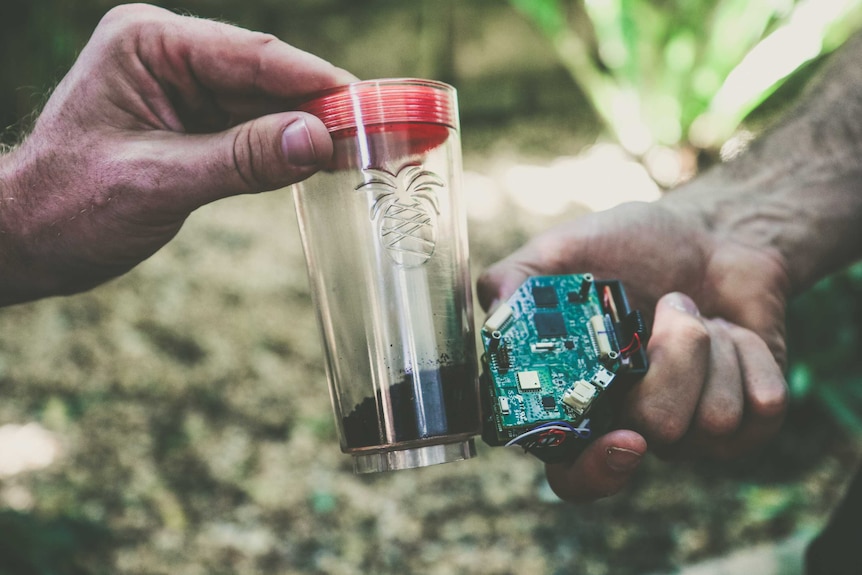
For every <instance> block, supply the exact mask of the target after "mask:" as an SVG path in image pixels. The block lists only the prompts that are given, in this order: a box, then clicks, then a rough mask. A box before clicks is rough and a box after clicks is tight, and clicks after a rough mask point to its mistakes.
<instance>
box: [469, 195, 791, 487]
mask: <svg viewBox="0 0 862 575" xmlns="http://www.w3.org/2000/svg"><path fill="white" fill-rule="evenodd" d="M583 272H591V273H593V275H595V276H596V277H597V278H599V279H603V278H604V279H620V280H622V281H623V284H624V285H625V287H626V291H627V294H628V296H629V299H630V301H631V303H632V305H633V307H634V308H637V309H641V310H642V311H644V312H646V315H647V316H651V317H652V320H653V322H652V336H651V339H650V341H649V344H648V346H647V353H648V356H649V360H650V368H649V371H648V373H647V374H646V376H645V377H644V378H643V379H642V380H641V381H640V382H639V383H637V384H636V385H635V386H634V387H633V388H632V389H631V390H630V391H629V392H628V394H627V395H626V398H625V400H624V405H622V406H621V411H622V415H623V417H622V421H623V424H624V425H625V427H627V428H629V429H621V430H617V431H612V432H610V433H608V434H606V435H604V436H602V437H600V438H598V439H597V440H596V441H595V442H594V443H592V444H591V445H590V446H589V447H588V448H587V449H586V450H585V451H584V453H583V454H582V455H581V456H580V457H579V458H578V459H577V460H576V461H575V462H574V463H572V464H568V465H562V464H557V465H548V466H547V467H546V471H547V477H548V481H549V484H550V486H551V488H552V489H553V490H554V491H555V493H557V495H559V496H560V497H561V498H563V499H570V500H576V501H585V500H591V499H596V498H598V497H602V496H606V495H610V494H613V493H616V492H618V491H619V490H621V489H622V488H623V487H624V486H625V485H626V483H627V482H628V481H629V480H630V478H631V476H632V474H633V472H634V470H635V468H636V467H637V465H638V464H639V462H640V460H641V457H642V455H643V454H644V453H645V452H646V449H647V445H649V446H650V448H651V449H652V450H654V451H655V452H656V453H658V454H659V455H662V456H665V457H684V456H693V455H705V456H712V457H717V458H729V457H735V456H738V455H741V454H743V453H746V452H748V451H750V450H753V449H756V448H758V447H760V446H762V445H763V444H764V443H765V442H766V441H767V440H768V439H769V438H770V437H771V436H772V435H774V433H775V432H776V431H777V429H778V428H779V427H780V425H781V422H782V419H783V414H784V411H785V406H786V401H787V392H786V384H785V381H784V377H783V374H782V367H783V365H784V363H785V354H786V350H785V342H784V311H785V307H786V299H787V297H788V295H789V290H790V287H789V281H788V278H787V274H786V271H785V267H784V265H783V262H782V260H781V257H780V256H779V255H778V253H777V252H774V251H770V250H766V249H761V248H757V247H754V246H751V245H746V244H743V243H740V242H737V241H735V240H734V239H733V238H730V237H722V236H721V235H720V234H719V233H717V232H715V231H714V230H711V229H710V227H709V225H708V224H707V220H706V219H704V218H703V217H702V216H701V215H699V214H698V213H697V212H696V211H694V210H692V209H691V207H690V206H688V207H686V206H685V205H684V204H682V203H681V202H678V203H675V202H673V201H665V202H658V203H655V204H627V205H623V206H619V207H617V208H615V209H612V210H609V211H606V212H599V213H595V214H590V215H588V216H586V217H583V218H580V219H577V220H575V221H572V222H569V223H566V224H564V225H562V226H559V227H557V228H554V229H552V230H549V231H548V232H546V233H544V234H542V235H540V236H537V237H536V238H534V239H532V240H531V241H530V242H528V243H527V244H526V245H525V246H523V247H522V248H521V249H519V250H518V251H516V252H515V253H513V254H512V255H511V256H509V257H507V258H506V259H504V260H502V261H500V262H498V263H497V264H495V265H493V266H491V267H490V268H489V269H488V270H487V271H486V272H485V273H484V274H483V275H482V276H481V278H480V279H479V282H478V284H479V285H478V290H479V298H480V301H481V302H482V305H483V307H485V309H489V308H490V307H493V306H495V305H496V302H498V301H503V300H505V299H506V298H507V297H508V296H509V295H511V294H512V293H513V292H514V291H515V290H516V289H517V287H518V286H519V285H520V284H521V283H522V282H523V281H524V279H526V278H527V277H528V276H531V275H553V274H569V273H583Z"/></svg>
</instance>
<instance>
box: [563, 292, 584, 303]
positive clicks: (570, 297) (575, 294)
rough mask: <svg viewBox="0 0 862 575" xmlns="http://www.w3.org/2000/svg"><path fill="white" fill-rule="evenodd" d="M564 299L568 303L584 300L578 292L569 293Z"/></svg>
mask: <svg viewBox="0 0 862 575" xmlns="http://www.w3.org/2000/svg"><path fill="white" fill-rule="evenodd" d="M566 299H568V300H569V303H578V302H579V301H581V300H583V299H584V298H583V297H581V294H579V293H578V292H576V291H570V292H569V293H568V295H567V296H566Z"/></svg>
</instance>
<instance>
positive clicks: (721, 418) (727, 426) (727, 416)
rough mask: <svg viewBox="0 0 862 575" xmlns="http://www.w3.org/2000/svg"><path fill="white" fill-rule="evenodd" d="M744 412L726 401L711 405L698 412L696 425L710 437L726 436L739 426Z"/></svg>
mask: <svg viewBox="0 0 862 575" xmlns="http://www.w3.org/2000/svg"><path fill="white" fill-rule="evenodd" d="M741 421H742V414H741V413H740V412H739V410H738V409H736V408H735V407H734V406H732V405H729V404H728V403H726V402H722V403H720V404H718V405H714V406H710V407H708V408H706V409H704V410H702V411H701V412H699V413H698V414H697V420H696V426H697V428H698V430H700V431H702V432H703V433H704V434H706V435H707V436H709V437H725V436H727V435H730V434H732V433H733V432H735V431H736V430H737V429H738V428H739V424H740V422H741Z"/></svg>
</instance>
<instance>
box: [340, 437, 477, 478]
mask: <svg viewBox="0 0 862 575" xmlns="http://www.w3.org/2000/svg"><path fill="white" fill-rule="evenodd" d="M475 456H476V444H475V442H474V439H473V438H472V437H471V438H470V439H467V440H464V441H459V442H457V443H444V444H442V445H426V446H423V447H413V448H409V449H399V450H397V451H378V452H376V453H361V454H360V453H357V454H354V455H353V471H354V473H356V474H361V473H379V472H382V471H397V470H400V469H414V468H416V467H428V466H429V465H437V464H439V463H451V462H453V461H463V460H465V459H472V458H473V457H475Z"/></svg>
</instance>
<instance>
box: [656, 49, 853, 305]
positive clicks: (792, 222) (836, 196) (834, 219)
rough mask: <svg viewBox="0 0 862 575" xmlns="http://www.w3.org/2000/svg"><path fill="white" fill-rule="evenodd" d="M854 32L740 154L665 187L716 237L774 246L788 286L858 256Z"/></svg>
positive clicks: (671, 200) (670, 201)
mask: <svg viewBox="0 0 862 575" xmlns="http://www.w3.org/2000/svg"><path fill="white" fill-rule="evenodd" d="M860 58H862V36H859V35H857V36H856V37H855V38H853V39H852V40H851V41H849V42H848V43H847V45H846V46H845V47H844V48H842V50H841V51H840V52H839V53H837V54H836V55H835V56H834V57H833V58H832V59H831V61H830V62H829V63H828V64H827V65H826V69H825V70H824V71H823V74H822V75H821V76H820V78H819V79H818V80H817V81H815V82H814V83H813V85H812V86H811V88H810V89H809V90H808V91H807V92H806V94H805V95H804V96H803V99H802V101H801V103H800V104H799V105H798V106H797V107H796V108H795V109H794V110H792V111H791V112H790V113H789V114H788V115H787V117H786V118H785V120H784V121H782V123H781V124H780V125H778V126H777V127H775V128H774V129H772V130H770V131H769V132H768V133H767V134H766V135H764V136H763V137H762V138H761V139H760V140H758V141H757V142H756V143H755V144H754V145H753V146H752V147H751V149H750V150H749V151H748V152H747V153H745V154H743V155H742V156H740V157H739V158H737V159H735V160H733V161H731V162H728V163H726V164H722V165H720V166H717V167H716V168H715V169H713V170H710V171H709V172H707V173H706V174H704V176H702V177H700V178H698V179H696V180H695V181H694V182H692V183H690V184H688V185H686V186H684V187H683V188H681V189H680V190H679V193H671V194H669V195H668V197H667V199H666V202H665V204H666V205H668V206H671V207H673V208H674V209H677V210H680V211H682V212H683V213H685V214H686V215H691V216H695V217H701V218H703V220H704V223H705V224H706V226H707V227H708V228H709V229H710V230H711V231H713V232H714V233H715V234H716V236H717V238H718V239H719V241H721V240H722V239H723V240H727V241H736V242H741V243H744V244H748V245H752V246H755V247H761V248H764V249H770V250H775V251H776V252H777V253H778V254H779V255H780V256H781V258H782V260H783V261H784V264H785V266H786V268H787V273H788V276H789V279H790V281H791V285H792V287H791V289H792V291H793V292H799V291H801V290H802V289H804V288H805V287H807V286H809V285H810V284H811V283H813V282H815V281H817V280H818V279H820V278H821V277H823V276H824V275H826V274H828V273H830V272H833V271H835V270H837V269H840V268H841V267H843V266H845V265H847V264H848V263H851V262H853V261H855V260H857V259H859V258H860V257H862V67H860V66H859V65H858V63H859V61H860Z"/></svg>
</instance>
